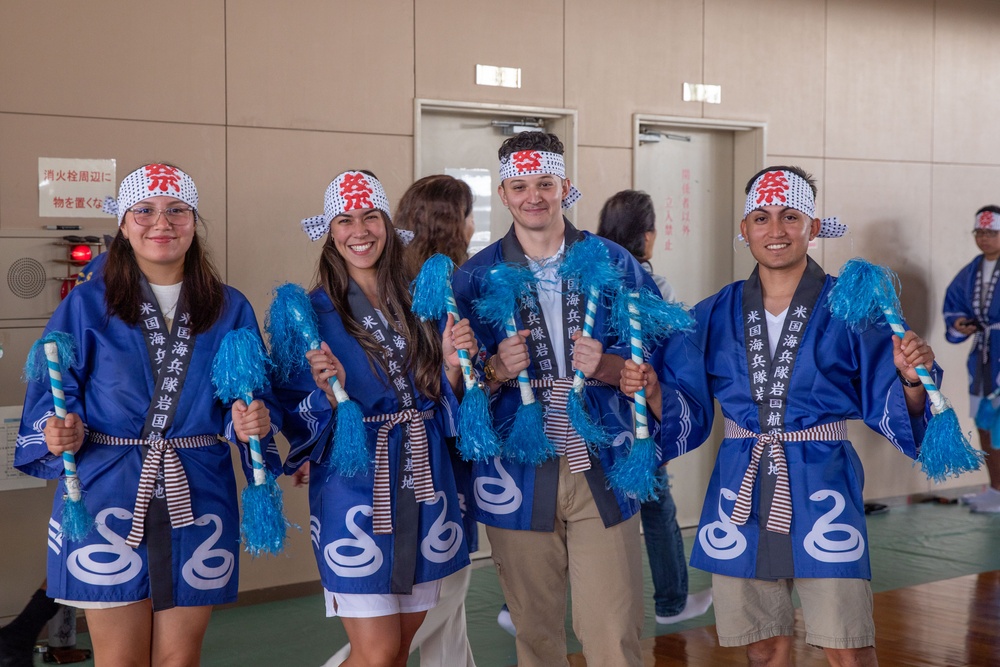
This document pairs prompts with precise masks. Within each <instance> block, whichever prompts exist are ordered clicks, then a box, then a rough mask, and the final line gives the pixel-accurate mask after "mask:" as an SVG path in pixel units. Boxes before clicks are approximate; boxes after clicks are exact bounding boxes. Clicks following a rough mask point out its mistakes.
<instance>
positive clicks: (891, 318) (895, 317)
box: [882, 308, 948, 414]
mask: <svg viewBox="0 0 1000 667" xmlns="http://www.w3.org/2000/svg"><path fill="white" fill-rule="evenodd" d="M882 312H883V313H884V314H885V319H886V321H887V322H888V323H889V327H890V328H891V329H892V333H894V334H895V335H896V336H897V337H899V338H902V337H903V336H905V335H906V329H905V328H904V327H903V318H901V317H900V316H899V313H897V312H896V311H895V310H893V309H892V308H884V309H883V310H882ZM913 368H914V370H916V371H917V377H918V378H920V382H921V384H923V385H924V389H926V390H927V397H928V398H930V400H931V405H932V406H933V412H934V414H939V413H941V412H943V411H944V410H946V409H947V408H948V402H947V400H945V398H944V396H942V395H941V391H940V390H939V389H938V388H937V385H936V384H934V378H932V377H931V372H930V371H929V370H927V367H926V366H924V365H923V364H917V365H916V366H914V367H913Z"/></svg>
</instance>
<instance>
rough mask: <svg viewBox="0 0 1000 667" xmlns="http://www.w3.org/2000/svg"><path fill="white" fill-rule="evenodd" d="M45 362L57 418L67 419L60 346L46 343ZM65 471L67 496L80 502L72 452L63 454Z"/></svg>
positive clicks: (74, 458) (74, 459) (77, 478)
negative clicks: (60, 365)
mask: <svg viewBox="0 0 1000 667" xmlns="http://www.w3.org/2000/svg"><path fill="white" fill-rule="evenodd" d="M43 347H44V349H45V361H46V362H47V364H48V368H49V384H50V385H51V386H52V401H53V404H54V406H55V411H56V417H58V418H59V419H66V414H67V413H66V394H65V393H64V392H63V384H62V371H60V370H59V346H58V345H57V344H56V343H45V344H44V346H43ZM62 460H63V469H64V471H65V473H66V495H68V496H69V499H70V500H72V501H74V502H77V501H79V500H80V497H81V491H80V478H79V477H77V476H76V457H75V456H73V454H72V453H71V452H63V453H62Z"/></svg>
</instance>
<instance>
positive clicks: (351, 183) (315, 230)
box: [299, 171, 392, 241]
mask: <svg viewBox="0 0 1000 667" xmlns="http://www.w3.org/2000/svg"><path fill="white" fill-rule="evenodd" d="M369 209H377V210H379V211H382V212H383V213H385V215H386V217H388V218H389V219H390V220H391V219H392V213H390V212H389V198H388V197H386V196H385V190H384V189H383V188H382V184H381V183H379V181H378V179H377V178H375V177H374V176H369V175H368V174H366V173H364V172H361V171H345V172H344V173H343V174H341V175H340V176H338V177H337V178H335V179H333V181H332V182H331V183H330V185H328V186H327V188H326V194H325V195H324V197H323V215H315V216H313V217H311V218H305V219H304V220H302V222H300V223H299V224H301V225H302V230H303V231H304V232H305V233H306V234H308V235H309V238H310V240H312V241H318V240H319V239H321V238H323V237H324V236H326V235H327V234H329V233H330V223H331V222H333V219H334V218H336V217H337V216H338V215H341V214H343V213H347V212H349V211H359V210H360V211H367V210H369Z"/></svg>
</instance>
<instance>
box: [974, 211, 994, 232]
mask: <svg viewBox="0 0 1000 667" xmlns="http://www.w3.org/2000/svg"><path fill="white" fill-rule="evenodd" d="M976 222H977V223H978V225H977V226H978V227H979V229H990V227H991V226H992V225H993V213H991V212H990V211H983V212H982V213H980V214H979V219H978V220H976Z"/></svg>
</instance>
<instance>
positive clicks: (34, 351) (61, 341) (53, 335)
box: [24, 331, 76, 384]
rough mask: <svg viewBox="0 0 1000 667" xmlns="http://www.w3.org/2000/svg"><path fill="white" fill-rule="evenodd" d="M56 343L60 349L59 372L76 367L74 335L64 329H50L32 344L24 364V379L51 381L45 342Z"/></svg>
mask: <svg viewBox="0 0 1000 667" xmlns="http://www.w3.org/2000/svg"><path fill="white" fill-rule="evenodd" d="M46 343H55V344H56V347H57V348H58V350H59V372H60V373H66V371H67V370H69V369H70V368H75V367H76V342H75V341H74V340H73V335H72V334H68V333H65V332H63V331H50V332H49V333H47V334H45V336H43V337H42V338H39V339H38V340H36V341H35V342H34V344H32V346H31V349H30V350H29V351H28V359H27V361H26V362H25V364H24V379H25V380H27V381H29V382H32V381H33V382H44V383H46V384H48V382H49V365H48V361H47V360H46V358H45V344H46Z"/></svg>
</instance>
